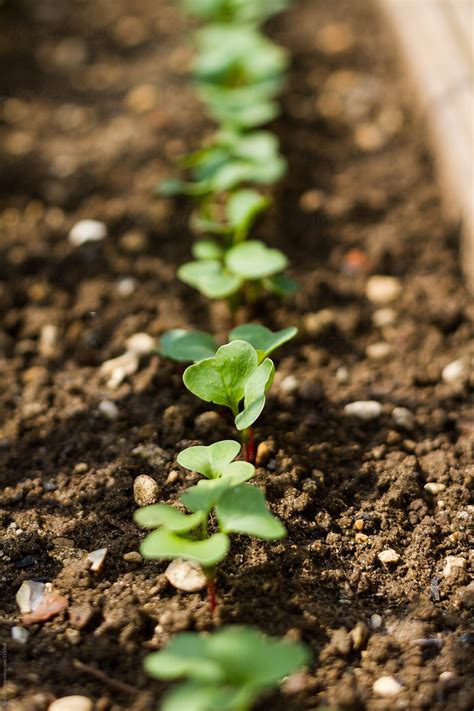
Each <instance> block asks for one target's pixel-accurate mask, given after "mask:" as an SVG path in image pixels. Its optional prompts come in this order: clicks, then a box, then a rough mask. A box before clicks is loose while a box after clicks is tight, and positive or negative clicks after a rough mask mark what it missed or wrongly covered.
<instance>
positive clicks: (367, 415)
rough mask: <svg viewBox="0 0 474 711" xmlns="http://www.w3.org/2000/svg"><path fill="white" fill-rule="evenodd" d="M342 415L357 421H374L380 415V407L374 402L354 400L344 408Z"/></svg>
mask: <svg viewBox="0 0 474 711" xmlns="http://www.w3.org/2000/svg"><path fill="white" fill-rule="evenodd" d="M344 413H345V414H346V415H349V416H350V417H357V418H358V419H359V420H364V421H366V422H367V421H369V420H375V419H376V418H377V417H380V415H381V414H382V405H381V404H380V403H379V402H377V401H376V400H356V401H355V402H349V403H348V404H347V405H346V406H345V407H344Z"/></svg>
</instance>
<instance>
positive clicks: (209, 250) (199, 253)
mask: <svg viewBox="0 0 474 711" xmlns="http://www.w3.org/2000/svg"><path fill="white" fill-rule="evenodd" d="M191 251H192V254H193V257H194V258H195V259H197V260H203V259H221V258H222V256H223V254H224V250H223V248H222V247H221V245H220V244H218V243H217V242H215V241H214V240H212V239H200V240H198V241H197V242H195V243H194V245H193V246H192V249H191Z"/></svg>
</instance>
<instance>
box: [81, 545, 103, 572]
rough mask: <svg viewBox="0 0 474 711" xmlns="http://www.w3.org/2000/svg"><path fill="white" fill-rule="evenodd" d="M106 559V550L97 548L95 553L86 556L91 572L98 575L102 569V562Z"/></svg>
mask: <svg viewBox="0 0 474 711" xmlns="http://www.w3.org/2000/svg"><path fill="white" fill-rule="evenodd" d="M106 557H107V548H98V549H97V550H96V551H92V552H91V553H89V555H88V556H87V558H86V560H88V561H89V563H91V570H92V572H94V573H100V571H101V570H102V568H103V567H104V562H105V559H106Z"/></svg>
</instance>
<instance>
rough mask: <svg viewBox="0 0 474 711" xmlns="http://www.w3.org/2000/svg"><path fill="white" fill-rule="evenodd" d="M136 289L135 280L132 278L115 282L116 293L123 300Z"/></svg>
mask: <svg viewBox="0 0 474 711" xmlns="http://www.w3.org/2000/svg"><path fill="white" fill-rule="evenodd" d="M136 288H137V280H136V279H134V278H133V277H125V278H124V279H120V280H119V281H118V282H117V292H118V293H119V295H120V296H123V297H124V298H126V297H127V296H131V295H132V294H133V292H134V291H135V289H136Z"/></svg>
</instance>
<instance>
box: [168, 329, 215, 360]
mask: <svg viewBox="0 0 474 711" xmlns="http://www.w3.org/2000/svg"><path fill="white" fill-rule="evenodd" d="M216 350H217V343H216V342H215V341H214V339H213V337H212V336H211V335H210V334H209V333H205V332H204V331H185V330H184V329H182V328H173V329H171V330H170V331H166V332H165V333H163V334H162V335H161V338H160V353H161V354H162V355H164V356H165V357H166V358H170V359H171V360H176V361H179V362H186V361H194V362H196V361H199V360H203V359H204V358H209V357H211V356H213V355H214V353H215V352H216Z"/></svg>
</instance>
